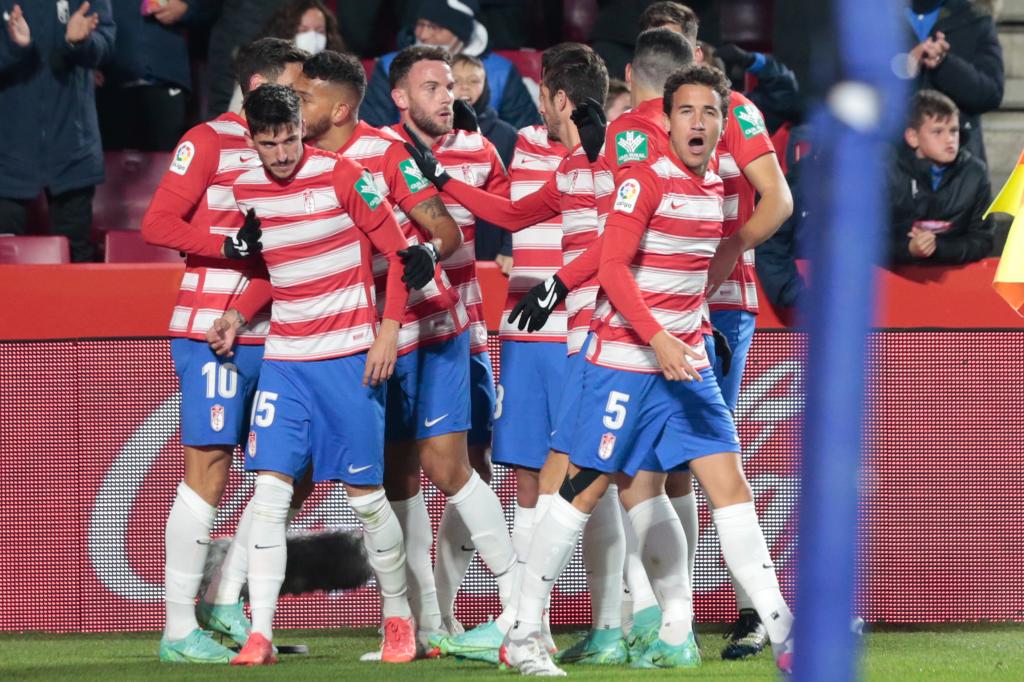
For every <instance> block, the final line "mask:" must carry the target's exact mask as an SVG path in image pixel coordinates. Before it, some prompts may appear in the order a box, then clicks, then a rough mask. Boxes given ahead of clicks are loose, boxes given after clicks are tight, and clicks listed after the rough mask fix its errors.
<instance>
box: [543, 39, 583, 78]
mask: <svg viewBox="0 0 1024 682" xmlns="http://www.w3.org/2000/svg"><path fill="white" fill-rule="evenodd" d="M579 45H580V43H558V44H557V45H552V46H551V47H549V48H548V49H546V50H544V51H543V52H541V53H540V73H541V76H543V75H544V72H545V71H547V70H548V67H550V66H551V64H552V62H554V61H555V60H556V59H558V58H559V57H560V56H561V55H562V53H564V52H565V51H566V50H572V49H575V48H577V47H579Z"/></svg>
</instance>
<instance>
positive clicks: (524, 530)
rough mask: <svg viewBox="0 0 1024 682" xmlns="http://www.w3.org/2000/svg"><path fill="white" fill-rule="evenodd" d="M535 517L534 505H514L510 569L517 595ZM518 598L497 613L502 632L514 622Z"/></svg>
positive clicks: (514, 591)
mask: <svg viewBox="0 0 1024 682" xmlns="http://www.w3.org/2000/svg"><path fill="white" fill-rule="evenodd" d="M535 519H536V507H534V508H530V507H520V506H519V505H518V504H517V505H516V512H515V517H513V520H512V548H513V549H514V550H515V553H516V566H515V568H514V569H512V594H513V595H518V594H520V593H521V592H522V588H523V576H524V575H525V574H526V557H527V556H528V555H529V553H530V544H531V543H532V542H533V530H534V527H535V526H534V521H535ZM518 602H519V600H518V599H516V598H515V597H513V598H512V599H509V601H508V603H507V604H505V608H504V609H502V611H501V613H500V614H499V615H498V617H497V619H496V622H497V625H498V628H499V629H500V630H501V631H502V632H508V631H509V630H510V629H511V628H512V626H513V625H515V622H516V611H517V608H518V606H519V603H518Z"/></svg>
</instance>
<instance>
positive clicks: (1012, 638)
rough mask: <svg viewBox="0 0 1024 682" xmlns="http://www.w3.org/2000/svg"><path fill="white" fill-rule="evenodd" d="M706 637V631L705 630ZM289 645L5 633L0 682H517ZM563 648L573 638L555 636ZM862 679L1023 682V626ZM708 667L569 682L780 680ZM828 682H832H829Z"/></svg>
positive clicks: (944, 635) (874, 668)
mask: <svg viewBox="0 0 1024 682" xmlns="http://www.w3.org/2000/svg"><path fill="white" fill-rule="evenodd" d="M701 630H702V631H703V628H701ZM275 639H276V640H277V641H278V642H280V643H282V644H294V643H306V644H308V645H309V648H310V655H308V656H283V657H282V659H283V660H282V662H281V663H280V664H279V665H276V666H272V667H267V668H259V669H252V668H230V667H226V666H186V665H174V664H161V663H159V662H158V661H157V660H156V649H157V644H158V640H159V635H158V634H156V633H143V634H127V635H125V634H107V635H52V634H42V633H26V634H15V633H4V634H0V680H5V681H6V680H27V679H33V680H74V681H75V682H86V681H87V680H104V681H105V682H109V681H111V680H150V679H154V680H218V681H223V680H243V679H245V680H249V679H252V680H257V679H258V680H264V679H279V680H285V679H287V680H300V681H301V682H312V681H313V680H332V681H337V680H358V682H371V681H373V680H390V681H392V682H400V681H401V680H414V681H416V682H419V681H420V680H456V681H458V680H475V679H485V678H490V679H497V678H504V679H506V680H509V679H514V677H513V673H510V672H507V671H506V672H503V671H500V670H498V669H497V668H494V667H491V666H488V665H485V664H483V663H473V662H459V661H455V660H452V659H442V660H436V661H417V662H415V663H412V664H409V665H404V666H385V665H382V664H373V663H360V662H359V660H358V659H359V656H360V654H362V653H364V652H366V651H369V650H371V649H373V648H374V647H375V646H376V642H377V636H376V634H375V633H374V632H373V631H372V630H367V629H363V630H347V629H346V630H341V631H338V630H281V631H279V632H278V633H277V636H276V637H275ZM557 640H558V645H559V646H562V647H565V646H568V644H569V643H571V642H572V641H573V634H572V633H568V632H567V633H565V634H561V635H559V636H558V637H557ZM865 644H866V645H865V654H864V659H863V671H864V675H863V679H865V680H894V681H897V680H898V681H900V682H903V681H905V680H922V681H926V682H945V681H947V680H967V681H970V682H997V681H1002V680H1006V681H1007V682H1011V681H1012V682H1021V681H1022V680H1024V625H989V626H984V625H980V626H974V625H969V626H962V627H956V626H939V627H936V628H929V629H924V628H913V629H911V628H901V629H898V630H881V631H876V632H873V633H871V634H869V635H867V636H866V637H865ZM702 646H703V653H704V665H703V667H702V668H701V669H700V670H699V671H634V670H630V669H629V668H625V667H610V668H600V669H595V668H587V667H580V666H575V667H574V666H567V668H566V669H567V671H568V673H569V677H570V679H574V680H580V682H583V681H584V680H620V679H641V678H642V679H668V678H678V677H692V678H698V677H699V678H700V679H712V680H774V679H777V676H776V674H775V671H774V666H773V665H772V661H771V656H770V655H769V654H768V653H767V652H762V654H761V655H760V656H758V657H757V658H755V659H753V660H748V661H738V662H734V661H722V660H721V659H720V658H719V654H718V652H719V649H720V647H721V639H720V634H719V633H718V632H712V631H703V632H702ZM823 682H826V681H823Z"/></svg>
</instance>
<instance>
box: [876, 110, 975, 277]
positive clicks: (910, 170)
mask: <svg viewBox="0 0 1024 682" xmlns="http://www.w3.org/2000/svg"><path fill="white" fill-rule="evenodd" d="M903 139H904V140H905V142H906V144H903V145H900V146H899V149H898V151H897V153H896V158H895V159H894V160H893V162H892V164H891V167H890V173H889V202H890V206H891V221H890V232H889V255H890V260H891V261H892V262H894V263H935V264H939V263H956V264H960V263H971V262H973V261H976V260H980V259H982V258H985V257H986V256H988V255H989V252H990V251H991V250H992V221H991V219H987V220H986V219H984V218H982V214H983V213H984V212H985V209H986V207H987V206H988V204H989V202H990V201H991V200H992V196H991V195H992V188H991V186H990V184H989V180H988V169H987V168H986V166H985V163H984V162H983V161H982V160H981V159H979V158H977V157H976V156H974V155H973V154H971V152H969V151H968V150H967V149H966V148H961V147H960V112H959V110H958V109H957V107H956V105H955V104H953V100H951V99H950V98H949V97H947V96H946V95H943V94H942V93H940V92H938V91H936V90H920V91H918V92H917V94H915V95H914V98H913V100H912V103H911V107H910V119H909V122H908V125H907V129H906V130H905V131H904V132H903Z"/></svg>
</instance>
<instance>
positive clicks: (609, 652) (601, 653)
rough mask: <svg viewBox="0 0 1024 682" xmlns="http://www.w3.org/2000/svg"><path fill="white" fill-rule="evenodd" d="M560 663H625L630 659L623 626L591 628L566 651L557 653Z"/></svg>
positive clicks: (556, 658)
mask: <svg viewBox="0 0 1024 682" xmlns="http://www.w3.org/2000/svg"><path fill="white" fill-rule="evenodd" d="M555 660H556V661H558V662H559V663H574V664H576V665H623V664H625V663H626V662H627V661H628V660H629V651H628V649H627V648H626V639H625V637H623V635H622V628H610V629H601V630H591V631H590V632H588V633H587V634H586V636H585V637H584V638H583V639H581V640H580V641H578V642H576V643H575V644H573V645H572V646H571V647H569V648H568V649H566V650H565V651H560V652H558V653H557V654H555Z"/></svg>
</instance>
